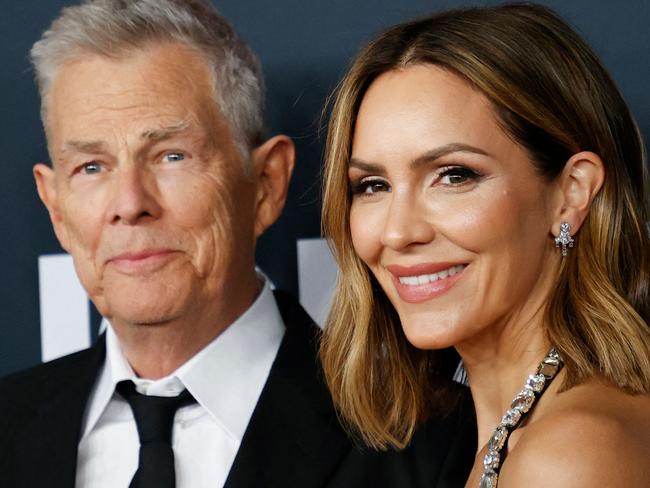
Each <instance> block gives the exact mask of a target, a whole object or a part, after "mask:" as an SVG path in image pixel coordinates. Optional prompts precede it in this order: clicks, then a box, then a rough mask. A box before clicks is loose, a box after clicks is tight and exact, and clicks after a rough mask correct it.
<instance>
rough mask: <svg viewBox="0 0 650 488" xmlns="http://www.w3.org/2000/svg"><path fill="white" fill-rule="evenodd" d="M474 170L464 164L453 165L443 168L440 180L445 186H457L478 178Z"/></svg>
mask: <svg viewBox="0 0 650 488" xmlns="http://www.w3.org/2000/svg"><path fill="white" fill-rule="evenodd" d="M480 176H481V175H479V174H478V173H477V172H476V171H473V170H471V169H469V168H466V167H464V166H453V167H449V168H443V170H442V172H441V173H440V181H441V183H442V184H443V185H446V186H459V185H462V184H464V183H468V182H470V181H475V180H477V179H478V178H480Z"/></svg>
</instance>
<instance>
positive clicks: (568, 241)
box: [555, 222, 574, 257]
mask: <svg viewBox="0 0 650 488" xmlns="http://www.w3.org/2000/svg"><path fill="white" fill-rule="evenodd" d="M573 242H574V240H573V237H571V225H569V223H568V222H562V223H561V224H560V235H559V236H557V237H556V238H555V247H560V246H562V257H564V256H566V255H567V254H568V253H569V251H568V248H569V247H573Z"/></svg>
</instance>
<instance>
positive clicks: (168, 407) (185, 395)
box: [116, 381, 195, 488]
mask: <svg viewBox="0 0 650 488" xmlns="http://www.w3.org/2000/svg"><path fill="white" fill-rule="evenodd" d="M116 390H117V391H118V392H119V394H120V395H122V396H123V397H124V399H125V400H126V401H127V402H128V403H129V405H130V406H131V410H133V416H134V417H135V423H136V425H137V427H138V436H139V437H140V456H139V461H138V470H137V471H136V472H135V475H134V476H133V479H132V480H131V484H130V485H129V488H174V487H175V486H176V474H175V472H174V451H173V450H172V444H171V440H172V427H173V425H174V415H176V410H178V409H179V408H181V407H183V406H185V405H189V404H191V403H193V402H194V401H195V400H194V398H193V397H192V395H190V393H189V392H188V391H187V390H183V392H182V393H181V394H180V395H178V396H175V397H158V396H149V395H142V394H141V393H138V392H137V391H136V389H135V385H134V384H133V382H132V381H120V382H119V383H118V384H117V387H116Z"/></svg>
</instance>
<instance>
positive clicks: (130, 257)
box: [107, 249, 178, 274]
mask: <svg viewBox="0 0 650 488" xmlns="http://www.w3.org/2000/svg"><path fill="white" fill-rule="evenodd" d="M176 254H178V251H175V250H172V249H147V250H143V251H129V252H125V253H122V254H119V255H117V256H114V257H112V258H111V259H109V260H108V263H107V264H109V265H110V266H111V267H113V268H115V269H116V270H118V271H120V272H122V273H124V274H142V273H150V272H153V271H157V270H158V269H160V268H162V267H163V266H165V265H166V264H167V263H168V262H169V261H170V260H172V259H173V258H174V257H175V255H176Z"/></svg>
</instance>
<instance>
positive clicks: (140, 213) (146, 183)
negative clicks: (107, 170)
mask: <svg viewBox="0 0 650 488" xmlns="http://www.w3.org/2000/svg"><path fill="white" fill-rule="evenodd" d="M111 197H112V198H111V205H110V208H109V214H108V219H109V221H110V222H111V223H115V224H116V223H125V224H130V225H132V224H135V223H138V222H140V221H142V220H146V219H156V218H158V217H159V216H160V211H161V207H160V203H159V199H158V197H157V190H156V184H155V178H153V175H151V174H149V173H148V170H146V169H144V168H140V167H138V166H137V165H125V166H123V167H120V168H118V169H117V170H116V174H115V177H114V179H113V188H112V195H111Z"/></svg>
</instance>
